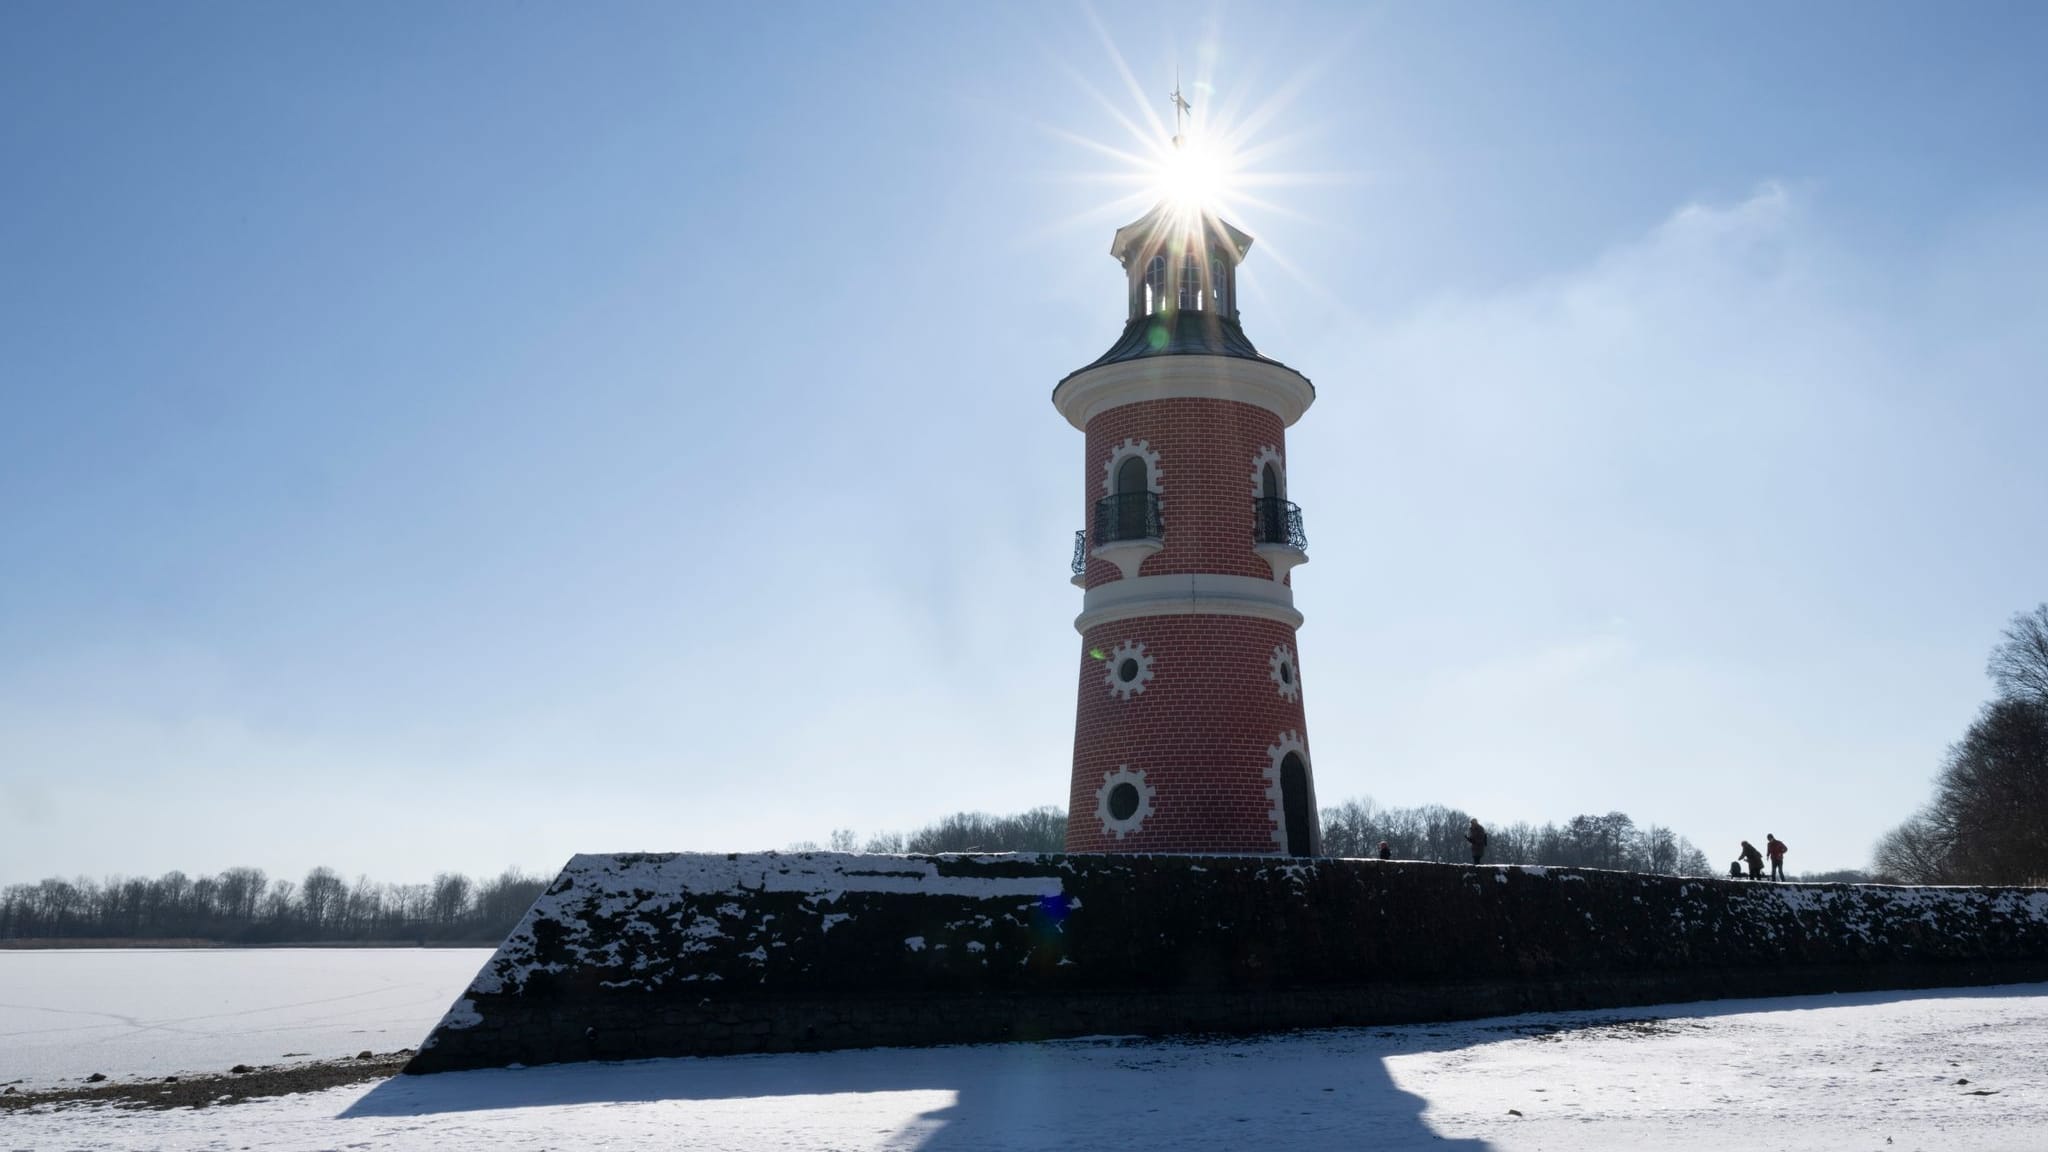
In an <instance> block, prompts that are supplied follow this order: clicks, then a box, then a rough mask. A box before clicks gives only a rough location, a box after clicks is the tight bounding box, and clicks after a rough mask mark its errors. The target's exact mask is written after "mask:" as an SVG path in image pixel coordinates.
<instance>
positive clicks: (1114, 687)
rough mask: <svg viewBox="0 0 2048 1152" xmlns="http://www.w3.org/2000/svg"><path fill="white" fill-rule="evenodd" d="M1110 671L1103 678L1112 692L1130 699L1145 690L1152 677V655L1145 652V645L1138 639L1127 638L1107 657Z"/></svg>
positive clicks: (1114, 694)
mask: <svg viewBox="0 0 2048 1152" xmlns="http://www.w3.org/2000/svg"><path fill="white" fill-rule="evenodd" d="M1105 659H1106V661H1107V662H1108V664H1109V672H1108V674H1107V675H1105V676H1104V677H1103V678H1102V682H1103V683H1104V684H1107V685H1109V691H1110V694H1111V695H1113V696H1117V697H1121V698H1122V699H1125V700H1128V699H1130V698H1131V697H1133V696H1136V695H1137V694H1138V693H1140V692H1143V691H1144V690H1145V685H1146V684H1147V683H1149V682H1151V679H1152V657H1150V656H1148V655H1146V654H1145V645H1144V644H1142V643H1140V642H1138V641H1136V640H1126V641H1124V642H1123V643H1122V644H1119V645H1117V646H1116V648H1115V649H1114V650H1113V651H1111V652H1110V654H1109V655H1108V656H1107V657H1105Z"/></svg>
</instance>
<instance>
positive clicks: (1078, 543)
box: [1074, 528, 1088, 576]
mask: <svg viewBox="0 0 2048 1152" xmlns="http://www.w3.org/2000/svg"><path fill="white" fill-rule="evenodd" d="M1087 570H1088V530H1087V529H1086V528H1076V529H1074V575H1076V576H1079V575H1080V574H1081V573H1083V572H1086V571H1087Z"/></svg>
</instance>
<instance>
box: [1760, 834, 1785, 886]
mask: <svg viewBox="0 0 2048 1152" xmlns="http://www.w3.org/2000/svg"><path fill="white" fill-rule="evenodd" d="M1764 851H1766V852H1769V853H1770V854H1771V879H1773V880H1783V879H1784V878H1785V842H1784V841H1783V840H1780V839H1778V838H1777V837H1776V836H1773V835H1771V834H1770V833H1769V832H1766V833H1764Z"/></svg>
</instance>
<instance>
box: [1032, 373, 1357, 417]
mask: <svg viewBox="0 0 2048 1152" xmlns="http://www.w3.org/2000/svg"><path fill="white" fill-rule="evenodd" d="M1184 398H1192V399H1205V400H1236V401H1239V402H1240V403H1244V404H1255V405H1257V406H1259V407H1261V408H1264V409H1265V410H1266V411H1268V412H1271V413H1272V414H1274V415H1275V416H1278V417H1279V418H1280V424H1281V426H1282V427H1288V426H1291V425H1292V424H1293V423H1294V422H1295V421H1296V420H1299V419H1301V414H1302V413H1303V412H1306V411H1308V406H1309V405H1310V404H1313V403H1315V399H1316V390H1315V386H1314V385H1312V384H1310V383H1309V382H1308V379H1307V378H1306V377H1304V376H1303V375H1302V374H1301V373H1299V372H1296V371H1295V370H1294V369H1292V368H1286V367H1283V366H1281V365H1279V364H1269V363H1267V362H1265V361H1263V360H1246V359H1243V358H1241V357H1237V356H1145V357H1141V358H1139V359H1137V360H1124V361H1120V362H1118V363H1115V364H1104V365H1103V366H1102V367H1100V368H1091V369H1089V370H1088V371H1086V372H1082V373H1078V374H1076V375H1073V376H1069V377H1067V378H1066V379H1065V380H1062V381H1060V385H1059V387H1057V388H1054V389H1053V390H1052V402H1053V406H1054V407H1056V408H1058V409H1059V410H1060V415H1062V416H1065V417H1066V418H1067V423H1069V424H1072V425H1073V426H1074V427H1076V428H1079V429H1081V430H1082V431H1084V432H1085V431H1087V429H1088V421H1090V420H1092V419H1094V418H1095V417H1096V416H1098V415H1100V414H1101V413H1104V412H1107V411H1109V410H1110V409H1111V408H1121V407H1122V406H1124V405H1125V404H1136V403H1138V402H1139V401H1141V400H1175V399H1184Z"/></svg>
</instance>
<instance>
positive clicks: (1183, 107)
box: [1173, 68, 1195, 148]
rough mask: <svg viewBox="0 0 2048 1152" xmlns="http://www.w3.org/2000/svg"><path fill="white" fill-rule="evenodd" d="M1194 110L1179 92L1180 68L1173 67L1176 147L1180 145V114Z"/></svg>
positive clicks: (1174, 144)
mask: <svg viewBox="0 0 2048 1152" xmlns="http://www.w3.org/2000/svg"><path fill="white" fill-rule="evenodd" d="M1194 110H1195V106H1194V105H1193V104H1190V103H1188V100H1187V97H1185V96H1182V95H1181V94H1180V69H1178V68H1175V69H1174V70H1173V146H1174V147H1176V148H1178V147H1180V138H1181V133H1182V128H1181V116H1182V114H1184V113H1189V112H1193V111H1194Z"/></svg>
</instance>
